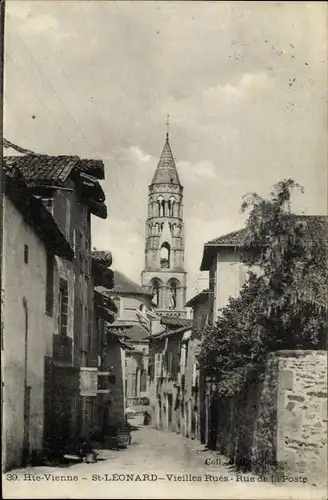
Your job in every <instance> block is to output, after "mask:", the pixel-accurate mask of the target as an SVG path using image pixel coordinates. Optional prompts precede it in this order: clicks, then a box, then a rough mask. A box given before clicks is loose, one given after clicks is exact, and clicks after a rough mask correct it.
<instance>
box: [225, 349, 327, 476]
mask: <svg viewBox="0 0 328 500" xmlns="http://www.w3.org/2000/svg"><path fill="white" fill-rule="evenodd" d="M217 408H218V414H219V419H218V420H219V424H218V433H217V448H218V449H219V450H220V451H221V452H222V453H224V454H225V455H227V456H228V457H229V458H230V461H231V463H233V464H235V465H236V466H238V467H240V468H242V469H244V470H253V471H254V472H258V473H263V472H264V473H265V472H274V471H275V472H280V473H281V474H283V475H289V476H295V475H302V476H305V477H307V479H308V482H309V483H311V484H316V485H317V484H320V483H323V482H324V483H325V482H326V479H327V472H326V471H327V353H326V352H325V351H278V352H275V353H272V354H270V355H269V357H268V361H267V364H266V370H265V373H264V377H263V378H262V380H261V382H258V383H253V384H252V385H250V386H249V387H248V388H247V389H246V390H244V391H243V392H242V394H240V395H239V396H238V397H235V398H231V399H229V400H227V399H224V400H219V402H218V405H217Z"/></svg>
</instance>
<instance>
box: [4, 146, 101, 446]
mask: <svg viewBox="0 0 328 500" xmlns="http://www.w3.org/2000/svg"><path fill="white" fill-rule="evenodd" d="M5 163H6V165H7V167H8V168H14V167H16V168H17V169H18V170H19V171H20V172H21V173H22V175H23V176H24V179H25V181H26V183H27V184H28V187H29V188H30V190H31V191H32V192H33V193H34V195H35V196H37V197H38V198H39V199H41V200H42V202H43V204H44V205H45V206H46V207H47V209H48V211H49V212H50V213H51V214H52V215H53V216H54V218H55V220H56V222H57V223H58V226H59V228H60V230H61V232H62V233H63V234H64V235H65V236H66V238H67V240H68V241H69V243H70V244H71V246H72V247H73V250H74V259H73V260H72V262H67V261H66V260H64V259H62V258H60V257H56V258H52V257H51V256H49V258H48V260H47V275H46V289H47V294H46V314H47V316H48V317H49V318H50V319H51V321H52V333H53V343H52V350H51V352H50V353H49V356H48V357H47V358H46V360H45V384H44V414H45V417H44V447H45V449H48V450H51V453H52V454H53V453H59V454H60V453H62V450H63V449H65V448H66V446H67V444H68V443H71V442H73V441H74V440H76V439H79V438H80V437H81V436H82V435H83V436H88V434H89V432H90V428H91V424H92V420H93V414H94V403H95V399H94V397H88V396H81V394H80V388H79V379H80V371H81V368H84V367H94V368H97V351H96V348H95V346H96V345H97V339H96V332H95V329H94V302H93V299H94V292H93V282H92V276H91V272H92V268H91V215H95V216H98V217H100V218H103V219H105V218H106V217H107V208H106V205H105V203H104V202H105V194H104V192H103V189H102V188H101V186H100V184H99V182H98V180H99V179H103V178H104V164H103V162H102V161H101V160H90V159H80V158H79V157H78V156H48V155H39V154H26V155H23V156H16V157H6V158H5Z"/></svg>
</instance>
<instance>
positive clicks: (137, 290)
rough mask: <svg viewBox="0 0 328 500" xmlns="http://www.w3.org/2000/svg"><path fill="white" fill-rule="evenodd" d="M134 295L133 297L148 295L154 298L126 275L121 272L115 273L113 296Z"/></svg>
mask: <svg viewBox="0 0 328 500" xmlns="http://www.w3.org/2000/svg"><path fill="white" fill-rule="evenodd" d="M121 293H122V294H133V295H148V296H150V297H152V293H151V292H149V291H148V290H145V289H144V288H142V287H141V286H139V285H138V284H137V283H135V282H134V281H132V280H130V278H128V277H127V276H125V274H123V273H121V272H120V271H114V288H113V289H112V290H111V294H112V295H113V294H117V295H119V294H121Z"/></svg>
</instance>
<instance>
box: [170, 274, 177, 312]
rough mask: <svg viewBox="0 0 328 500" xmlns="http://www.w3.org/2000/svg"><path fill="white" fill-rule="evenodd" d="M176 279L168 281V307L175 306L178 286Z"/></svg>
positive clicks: (172, 307)
mask: <svg viewBox="0 0 328 500" xmlns="http://www.w3.org/2000/svg"><path fill="white" fill-rule="evenodd" d="M178 285H179V283H178V281H176V280H172V281H170V283H169V309H176V308H177V288H178Z"/></svg>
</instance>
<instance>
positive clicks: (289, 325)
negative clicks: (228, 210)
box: [199, 179, 328, 394]
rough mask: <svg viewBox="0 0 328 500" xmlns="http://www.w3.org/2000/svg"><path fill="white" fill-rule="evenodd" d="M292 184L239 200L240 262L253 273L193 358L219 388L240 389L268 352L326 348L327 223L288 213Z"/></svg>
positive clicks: (207, 332) (229, 391)
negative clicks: (242, 213) (243, 215)
mask: <svg viewBox="0 0 328 500" xmlns="http://www.w3.org/2000/svg"><path fill="white" fill-rule="evenodd" d="M295 188H298V189H301V190H302V188H301V187H300V186H299V185H298V184H296V183H295V182H294V181H293V180H291V179H288V180H284V181H282V182H279V183H278V184H276V185H275V186H274V191H273V192H272V193H271V194H270V198H269V199H263V198H261V197H260V196H258V195H257V194H252V195H250V196H246V197H244V199H243V203H242V210H249V216H248V220H247V223H246V233H245V239H244V245H243V249H242V257H241V260H242V262H243V263H244V264H246V265H248V266H249V267H250V270H251V271H250V272H249V277H248V281H247V282H246V284H245V285H244V286H243V288H242V289H241V291H240V295H239V296H238V297H237V298H230V301H229V304H228V305H227V306H226V307H225V308H223V309H222V310H221V311H220V316H219V319H218V321H217V323H216V324H215V325H214V326H213V325H208V326H207V328H206V330H205V332H203V339H204V340H203V344H202V349H201V352H200V356H199V362H200V364H201V366H202V367H203V368H205V369H208V370H211V371H214V372H216V374H217V377H218V378H219V380H220V392H221V393H225V394H233V393H234V392H236V391H237V390H240V389H241V388H242V387H243V385H244V383H245V382H246V380H247V379H248V378H249V377H250V376H251V375H252V374H254V373H255V372H257V371H259V370H260V371H261V369H262V367H263V364H264V362H265V360H266V354H267V353H268V352H270V351H273V350H276V349H297V348H298V349H318V348H324V346H325V339H326V323H327V316H326V299H327V255H328V252H327V251H328V246H327V236H328V234H327V229H328V228H327V220H326V218H325V217H322V218H320V217H316V218H313V217H312V218H309V217H306V216H301V217H300V216H296V215H295V214H292V212H291V208H290V199H291V193H292V190H293V189H295ZM255 270H257V272H253V271H255Z"/></svg>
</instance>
